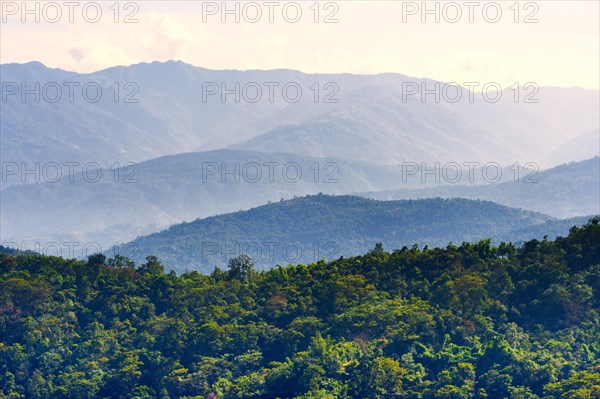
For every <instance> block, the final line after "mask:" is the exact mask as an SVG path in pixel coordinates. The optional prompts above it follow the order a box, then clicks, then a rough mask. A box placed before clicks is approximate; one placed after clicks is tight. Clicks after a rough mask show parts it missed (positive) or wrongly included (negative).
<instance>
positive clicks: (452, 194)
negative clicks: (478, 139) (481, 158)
mask: <svg viewBox="0 0 600 399" xmlns="http://www.w3.org/2000/svg"><path fill="white" fill-rule="evenodd" d="M531 173H532V171H529V172H526V173H521V179H520V180H519V181H518V182H515V181H509V182H504V183H498V184H489V183H488V184H481V185H470V186H458V185H452V184H449V185H446V186H439V187H430V188H418V189H411V188H403V189H396V190H388V191H382V192H371V193H360V194H357V195H361V196H364V197H367V198H373V199H379V200H399V199H406V198H413V199H417V198H431V197H443V198H469V199H480V200H487V201H493V202H496V203H498V204H502V205H506V206H510V207H513V208H523V209H529V210H533V211H538V212H542V213H547V214H549V215H552V216H554V217H563V218H564V217H574V216H584V215H590V214H597V213H600V158H598V157H595V158H592V159H588V160H586V161H582V162H571V163H567V164H564V165H560V166H557V167H554V168H552V169H548V170H544V171H540V172H538V173H535V174H531Z"/></svg>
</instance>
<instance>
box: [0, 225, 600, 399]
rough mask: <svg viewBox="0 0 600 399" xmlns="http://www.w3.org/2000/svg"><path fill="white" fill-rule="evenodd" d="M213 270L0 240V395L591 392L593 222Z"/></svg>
mask: <svg viewBox="0 0 600 399" xmlns="http://www.w3.org/2000/svg"><path fill="white" fill-rule="evenodd" d="M230 266H231V267H230V268H229V269H228V270H226V271H218V270H217V271H215V273H213V274H212V275H201V274H199V273H196V272H193V273H185V274H183V275H181V276H177V275H176V274H175V273H169V274H165V272H164V266H163V265H161V264H160V263H159V262H158V261H157V260H156V259H155V258H149V259H148V261H147V263H145V264H144V265H142V266H140V267H139V268H137V269H136V268H134V267H133V266H132V264H131V263H130V262H127V261H126V260H125V259H121V258H118V259H108V260H107V259H106V258H105V257H104V256H103V255H94V256H92V257H90V258H89V259H88V260H87V262H85V261H77V260H64V259H62V258H54V257H45V256H41V255H17V256H12V255H8V254H4V253H2V254H0V397H2V398H15V399H17V398H32V399H37V398H77V399H86V398H90V399H91V398H117V399H118V398H123V399H126V398H160V399H166V398H188V399H191V398H211V399H233V398H255V399H274V398H281V399H287V398H296V399H316V398H320V399H326V398H328V399H329V398H335V399H364V398H369V399H387V398H406V399H413V398H414V399H417V398H418V399H442V398H443V399H448V398H450V399H463V398H464V399H466V398H473V399H492V398H512V399H517V398H527V399H540V398H547V399H583V398H586V399H588V398H597V397H598V396H599V395H600V342H599V340H598V337H599V336H600V313H599V311H600V224H598V219H594V220H592V221H591V222H590V223H589V224H587V225H585V226H584V227H582V228H573V229H571V233H570V235H569V236H568V237H565V238H558V239H556V240H555V241H547V240H543V241H537V240H533V241H529V242H527V243H525V244H524V245H523V246H522V247H521V248H518V249H517V248H515V247H514V246H513V245H510V244H509V245H507V244H503V245H501V246H500V247H491V246H490V244H489V242H488V241H483V242H479V243H476V244H463V245H461V246H460V247H456V246H449V247H448V248H445V249H427V250H419V249H416V248H412V249H407V248H405V249H403V250H399V251H394V252H393V253H387V252H384V251H383V250H382V249H381V248H380V247H377V248H376V249H375V250H373V251H371V252H369V253H368V254H366V255H364V256H359V257H353V258H346V259H340V260H336V261H332V262H329V263H326V262H323V261H321V262H318V263H315V264H311V265H308V266H304V265H300V266H288V267H284V268H275V269H273V270H270V271H263V272H256V271H255V270H254V269H253V267H252V264H251V262H249V261H248V259H246V258H244V257H240V258H237V259H235V260H233V261H232V262H231V263H230Z"/></svg>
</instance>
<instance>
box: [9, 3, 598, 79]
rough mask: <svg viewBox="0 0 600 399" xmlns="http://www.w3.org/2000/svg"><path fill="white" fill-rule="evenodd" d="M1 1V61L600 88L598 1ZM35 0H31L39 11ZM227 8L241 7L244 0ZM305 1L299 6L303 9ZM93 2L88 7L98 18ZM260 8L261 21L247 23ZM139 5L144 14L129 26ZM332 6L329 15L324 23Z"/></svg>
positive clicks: (81, 68)
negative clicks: (25, 10)
mask: <svg viewBox="0 0 600 399" xmlns="http://www.w3.org/2000/svg"><path fill="white" fill-rule="evenodd" d="M1 3H2V5H1V8H2V24H1V30H2V32H1V35H0V61H1V62H2V63H11V62H29V61H33V60H36V61H40V62H42V63H44V64H45V65H47V66H50V67H56V68H62V69H67V70H71V71H77V72H92V71H96V70H100V69H104V68H107V67H110V66H115V65H130V64H134V63H138V62H150V61H166V60H170V59H174V60H181V61H184V62H187V63H190V64H192V65H196V66H202V67H205V68H210V69H274V68H290V69H298V70H301V71H304V72H309V73H317V72H322V73H340V72H348V73H359V74H362V73H365V74H373V73H382V72H397V73H402V74H406V75H410V76H415V77H428V78H432V79H436V80H441V81H447V82H457V83H459V84H463V83H464V82H482V83H483V82H498V83H499V84H500V85H502V86H503V87H508V86H511V85H512V84H514V83H515V82H518V83H519V84H525V83H527V82H535V83H536V84H538V85H540V86H559V87H584V88H588V89H598V88H599V86H600V84H599V78H600V76H599V75H600V72H599V71H600V62H599V59H600V54H599V53H600V41H599V37H600V26H599V17H600V8H599V4H600V2H599V1H537V2H528V1H521V2H518V3H517V4H516V5H515V3H516V2H515V1H497V2H495V3H494V2H486V1H480V2H475V3H478V4H477V5H475V6H473V8H469V6H468V5H467V3H468V2H465V1H457V2H431V1H429V2H428V3H427V7H428V9H429V10H434V9H435V7H436V3H437V7H438V8H437V9H438V10H439V12H435V11H434V13H431V14H425V15H424V13H423V11H424V10H423V6H422V2H421V1H419V2H405V1H398V2H393V1H370V2H365V1H351V2H350V1H337V2H327V1H322V2H319V3H318V4H317V5H316V6H315V5H314V3H315V2H314V1H307V2H297V3H294V4H298V5H299V7H296V5H294V4H292V5H290V2H279V5H276V6H268V5H267V3H266V2H263V1H257V2H254V3H253V4H251V5H248V2H239V3H238V4H239V5H238V6H237V7H239V8H238V10H239V12H238V15H239V22H236V21H235V17H236V15H235V12H234V13H232V14H224V13H223V9H222V2H220V1H219V2H201V1H139V2H120V3H119V4H118V6H119V7H118V9H119V15H118V16H117V19H118V22H115V20H114V18H115V9H116V8H117V7H114V5H113V4H114V2H113V1H109V2H97V4H99V5H100V8H101V10H102V15H101V16H100V17H99V20H98V22H96V23H91V22H89V21H86V20H85V19H84V17H83V13H82V8H83V5H84V4H86V3H87V2H83V1H82V2H80V4H81V6H79V7H78V8H75V9H74V11H73V19H74V22H69V15H68V11H69V10H68V8H67V7H66V6H65V5H64V2H61V1H58V2H56V4H58V5H59V7H60V10H61V17H60V20H59V21H58V22H56V23H50V22H49V21H48V19H53V18H55V15H57V14H56V10H55V9H53V8H52V7H50V8H46V10H45V11H44V10H43V9H44V6H45V4H44V3H47V2H41V3H40V4H39V6H38V7H39V17H40V22H39V23H37V22H35V21H34V20H33V19H34V17H35V15H34V14H31V15H27V16H26V17H27V18H28V19H27V21H25V22H22V20H21V19H22V18H23V15H22V10H21V9H20V8H21V2H20V1H19V2H12V1H4V0H3V1H2V2H1ZM35 3H36V2H28V4H29V6H30V7H31V9H34V7H36V6H35ZM490 3H494V4H490ZM227 5H228V6H227V7H228V9H229V10H234V8H235V7H236V2H228V3H227ZM15 7H17V8H18V9H15ZM271 7H272V8H271ZM285 7H287V8H285ZM284 8H285V9H286V12H285V13H284ZM298 9H299V10H301V13H302V14H301V15H300V16H298V17H296V15H298V14H296V12H297V10H298ZM317 9H318V10H319V11H318V15H317V13H316V10H317ZM484 9H485V10H486V11H485V12H484ZM498 10H500V12H501V14H497V13H496V12H497V11H498ZM95 11H96V10H95V8H94V7H92V6H90V8H88V10H87V12H88V14H86V15H87V17H88V19H89V20H90V21H91V20H93V19H94V17H95V13H94V12H95ZM44 12H46V14H44ZM257 12H260V13H261V16H260V19H259V20H258V22H255V23H252V22H250V20H251V19H257V16H258V13H257ZM131 13H133V14H132V18H133V19H137V22H134V23H124V22H123V19H124V18H125V17H126V16H127V15H128V14H131ZM458 13H460V17H458V16H459V14H458ZM269 14H271V16H272V18H273V22H272V23H271V22H269V17H270V15H269ZM436 14H437V16H438V17H439V22H436V21H435V18H436ZM328 15H329V16H330V17H329V19H330V20H331V22H332V23H325V22H324V19H326V17H327V16H328ZM424 17H425V18H426V20H425V22H423V21H422V18H424ZM222 18H226V21H225V22H223V21H222V20H221V19H222ZM296 18H298V19H299V20H298V21H297V22H295V23H292V22H291V21H293V20H294V19H296ZM315 18H317V19H318V22H315ZM457 18H458V22H456V23H452V22H451V20H456V19H457ZM470 18H472V20H473V22H469V19H470ZM286 19H287V20H286ZM515 19H516V21H515ZM335 20H337V22H335ZM494 20H497V22H495V23H492V21H494ZM536 20H537V22H535V21H536ZM525 21H528V22H529V23H526V22H525Z"/></svg>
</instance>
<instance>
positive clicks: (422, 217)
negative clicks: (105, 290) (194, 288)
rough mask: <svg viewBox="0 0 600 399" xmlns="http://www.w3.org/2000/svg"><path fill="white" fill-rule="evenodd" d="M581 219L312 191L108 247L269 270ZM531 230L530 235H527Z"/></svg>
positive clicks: (175, 264)
mask: <svg viewBox="0 0 600 399" xmlns="http://www.w3.org/2000/svg"><path fill="white" fill-rule="evenodd" d="M586 221H587V219H586V218H581V219H573V220H566V221H561V220H557V219H555V218H552V217H550V216H548V215H544V214H540V213H535V212H530V211H522V210H518V209H513V208H508V207H505V206H502V205H498V204H495V203H492V202H487V201H472V200H465V199H453V200H443V199H439V198H437V199H425V200H405V201H375V200H369V199H364V198H360V197H353V196H336V197H332V196H327V195H317V196H308V197H302V198H296V199H293V200H288V201H282V202H277V203H273V204H269V205H263V206H260V207H257V208H253V209H250V210H248V211H240V212H235V213H231V214H226V215H219V216H213V217H210V218H206V219H198V220H195V221H193V222H190V223H181V224H177V225H174V226H172V227H170V228H169V229H167V230H164V231H161V232H159V233H155V234H151V235H149V236H144V237H139V238H138V239H136V240H134V241H133V242H131V243H129V244H127V245H126V246H124V247H123V248H115V249H114V250H115V251H117V252H118V251H119V250H120V251H121V253H122V254H124V255H128V256H131V257H132V258H133V259H135V260H136V261H138V262H142V261H143V260H144V258H145V257H146V256H147V255H155V256H157V257H158V258H159V259H160V260H161V261H162V262H164V263H165V264H167V265H169V266H170V267H172V268H173V269H175V270H176V271H178V272H181V271H183V270H185V269H190V270H199V271H202V272H205V273H208V272H210V271H212V269H213V268H214V267H215V266H222V265H224V264H225V263H226V262H227V260H228V259H229V258H233V257H235V256H237V255H239V254H240V253H244V252H247V253H248V254H249V255H250V256H252V257H253V258H254V262H255V263H256V264H257V265H259V266H261V267H267V266H273V265H275V264H277V263H280V264H287V263H310V262H316V261H318V260H319V259H321V258H322V257H325V258H327V259H335V258H338V257H340V256H351V255H355V254H360V253H364V252H366V251H368V250H370V249H372V248H373V247H374V245H375V243H377V242H382V243H383V244H384V247H385V248H387V249H388V250H392V249H400V248H401V247H402V246H404V245H407V246H412V245H414V244H415V243H416V244H418V245H420V246H421V247H422V246H424V245H429V246H446V245H447V244H448V243H449V242H454V243H461V242H463V241H478V240H481V239H486V238H490V237H493V239H494V242H497V243H499V242H500V241H501V240H505V241H508V240H513V241H521V240H523V239H526V238H527V239H530V238H534V237H535V236H538V237H537V238H540V239H541V238H542V237H543V236H544V235H548V236H549V237H551V238H554V237H555V236H557V235H566V234H568V229H569V228H570V227H572V226H573V224H578V223H580V224H583V223H585V222H586ZM572 223H573V224H572ZM536 227H539V229H538V230H536V229H535V228H536ZM538 231H541V232H543V234H541V235H540V234H538ZM530 233H534V237H529V236H527V234H530ZM115 251H108V254H109V255H111V256H112V255H114V253H113V252H115Z"/></svg>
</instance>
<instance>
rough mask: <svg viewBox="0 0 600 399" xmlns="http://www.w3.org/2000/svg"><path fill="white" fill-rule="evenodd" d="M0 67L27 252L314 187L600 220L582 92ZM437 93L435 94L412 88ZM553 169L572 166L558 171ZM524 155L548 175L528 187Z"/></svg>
mask: <svg viewBox="0 0 600 399" xmlns="http://www.w3.org/2000/svg"><path fill="white" fill-rule="evenodd" d="M1 68H2V88H1V90H2V93H1V98H2V117H1V118H0V132H1V136H2V137H1V140H2V146H1V148H0V156H1V158H2V179H1V182H0V188H1V189H2V191H1V196H2V200H1V201H0V212H1V214H2V223H1V225H0V236H1V239H2V243H3V244H7V243H8V244H10V245H15V244H17V246H20V247H21V248H22V249H25V250H27V249H33V250H35V249H36V248H35V245H36V244H41V245H44V244H47V243H54V242H56V243H61V244H60V245H62V243H65V242H77V243H78V245H79V246H82V245H84V244H86V243H94V244H97V245H98V246H100V247H101V248H102V249H103V250H104V249H105V248H108V247H109V246H111V245H113V244H115V243H123V242H129V241H130V240H133V239H134V238H136V237H138V236H142V235H146V234H151V233H154V232H157V231H159V230H161V229H164V228H166V227H168V226H170V225H172V224H175V223H181V222H183V221H191V220H194V219H196V218H205V217H209V216H214V215H218V214H226V213H230V212H235V211H239V210H246V209H249V208H252V207H256V206H259V205H263V204H267V203H269V202H278V201H280V200H282V199H291V198H293V197H295V196H304V195H315V194H319V193H323V194H330V195H342V194H349V193H362V194H360V195H363V196H367V197H372V198H379V199H402V198H429V197H466V198H471V199H485V200H490V201H494V202H497V203H500V204H503V205H507V206H510V207H514V208H523V209H526V210H533V211H539V212H542V213H545V214H547V215H550V216H552V217H557V218H566V217H576V216H586V215H589V214H596V213H599V212H600V210H599V209H598V208H599V206H600V205H599V204H598V198H599V197H598V196H599V195H600V194H599V193H598V190H597V188H598V187H599V184H600V182H599V177H598V175H599V173H598V158H596V159H595V160H589V159H590V158H591V157H593V156H596V155H598V148H599V146H600V144H599V143H600V138H599V132H598V123H599V122H598V120H599V115H598V112H599V111H598V110H599V102H598V97H599V96H598V91H594V90H584V89H579V88H572V89H559V88H545V87H541V88H539V90H536V89H535V88H533V89H532V86H530V87H529V88H527V89H526V88H523V87H520V88H519V89H518V90H519V99H518V101H515V94H516V93H515V90H511V89H506V90H504V91H503V92H502V96H501V98H500V100H499V101H498V102H491V101H485V100H484V99H483V96H482V95H481V93H472V92H469V91H468V90H467V89H466V88H462V89H461V90H462V95H461V97H460V99H458V100H455V98H456V97H455V96H452V98H449V97H448V96H449V94H448V93H454V92H453V90H455V88H450V90H446V89H445V86H444V85H445V84H444V83H443V82H435V81H432V80H428V79H416V78H412V77H408V76H404V75H400V74H379V75H352V74H305V73H302V72H299V71H293V70H271V71H235V70H224V71H215V70H208V69H204V68H198V67H194V66H191V65H188V64H185V63H182V62H174V61H170V62H165V63H159V62H154V63H150V64H146V63H142V64H136V65H132V66H128V67H114V68H109V69H106V70H102V71H98V72H95V73H90V74H78V73H74V72H68V71H64V70H60V69H52V68H47V67H45V66H44V65H42V64H40V63H38V62H32V63H28V64H4V65H2V66H1ZM36 84H37V86H36ZM436 87H438V88H439V89H438V94H439V98H435V97H436V96H435V95H427V96H423V95H422V92H423V90H425V89H427V90H431V89H432V88H436ZM84 88H85V89H84ZM415 90H417V91H416V93H415V92H414V91H415ZM259 91H260V95H258V96H257V94H258V93H259ZM411 93H413V94H411ZM58 94H60V95H58ZM526 100H527V101H526ZM586 159H587V161H584V160H586ZM566 161H582V162H579V163H576V164H571V165H561V166H556V165H559V164H561V163H564V162H566ZM423 162H425V164H422V163H423ZM473 162H478V163H479V165H478V166H476V167H474V169H473V170H472V171H471V170H469V169H468V168H466V167H465V164H466V163H467V164H472V163H473ZM532 162H533V163H535V168H534V170H538V169H539V168H541V169H544V168H546V167H551V166H556V167H554V168H552V169H548V170H544V171H541V172H537V173H535V174H534V175H533V176H532V178H533V179H536V180H539V182H538V183H534V184H528V183H526V182H525V181H523V179H522V178H523V177H524V176H528V174H529V173H530V172H531V169H530V168H528V167H526V165H531V164H529V163H532ZM490 163H493V165H500V166H501V167H502V169H501V176H500V177H499V178H498V179H493V181H490V179H486V178H485V175H483V174H482V171H483V166H484V165H486V164H490ZM447 165H459V166H461V167H462V168H463V170H462V171H461V173H462V175H461V176H460V178H458V179H454V177H452V181H449V179H448V178H447V177H446V176H444V173H446V169H445V167H446V166H447ZM515 165H516V166H515ZM98 168H100V169H98ZM407 168H408V169H407ZM432 168H433V170H434V171H433V173H432ZM450 169H451V170H452V168H450ZM57 170H58V171H59V172H60V177H59V178H55V177H56V176H57V174H56V172H57ZM470 172H473V179H471V176H470ZM436 174H437V175H438V176H440V175H442V178H441V179H440V178H439V177H437V178H436V177H435V175H436ZM450 174H451V175H452V171H451V173H450ZM492 174H493V173H492ZM515 174H517V175H518V176H519V178H520V179H519V181H518V182H515V178H514V177H515ZM482 211H483V209H482ZM482 217H487V216H485V215H482ZM514 227H515V228H517V226H514ZM561 231H562V230H561ZM413 238H414V239H415V240H416V239H417V238H419V237H413ZM524 238H526V237H524ZM23 245H24V248H23ZM369 245H370V244H369Z"/></svg>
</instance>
